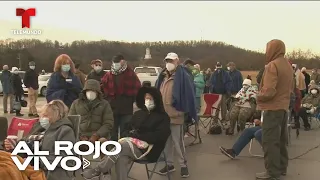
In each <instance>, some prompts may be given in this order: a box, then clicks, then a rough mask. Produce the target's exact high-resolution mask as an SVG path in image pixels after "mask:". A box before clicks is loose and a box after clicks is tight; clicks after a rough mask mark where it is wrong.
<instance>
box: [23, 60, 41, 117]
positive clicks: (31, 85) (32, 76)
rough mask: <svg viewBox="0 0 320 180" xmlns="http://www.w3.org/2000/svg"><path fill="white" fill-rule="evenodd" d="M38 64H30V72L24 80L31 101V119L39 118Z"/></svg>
mask: <svg viewBox="0 0 320 180" xmlns="http://www.w3.org/2000/svg"><path fill="white" fill-rule="evenodd" d="M35 69H36V63H35V62H34V61H31V62H29V70H27V71H26V74H25V76H24V79H23V84H24V85H25V86H26V87H27V88H28V100H29V114H28V116H29V117H39V115H38V111H37V108H36V103H37V99H38V89H39V81H38V74H37V73H36V71H35Z"/></svg>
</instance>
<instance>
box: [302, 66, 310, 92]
mask: <svg viewBox="0 0 320 180" xmlns="http://www.w3.org/2000/svg"><path fill="white" fill-rule="evenodd" d="M301 72H302V73H303V75H304V81H305V83H306V93H308V92H309V84H310V81H311V80H310V75H309V74H308V72H307V68H305V67H303V68H301Z"/></svg>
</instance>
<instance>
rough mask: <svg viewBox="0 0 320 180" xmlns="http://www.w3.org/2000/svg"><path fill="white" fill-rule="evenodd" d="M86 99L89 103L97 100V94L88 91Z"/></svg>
mask: <svg viewBox="0 0 320 180" xmlns="http://www.w3.org/2000/svg"><path fill="white" fill-rule="evenodd" d="M86 97H87V99H88V100H89V101H93V100H95V99H96V98H97V93H96V92H94V91H87V92H86Z"/></svg>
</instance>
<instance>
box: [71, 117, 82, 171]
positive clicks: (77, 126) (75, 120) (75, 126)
mask: <svg viewBox="0 0 320 180" xmlns="http://www.w3.org/2000/svg"><path fill="white" fill-rule="evenodd" d="M68 119H69V120H70V121H71V123H72V129H73V131H74V135H75V137H76V142H78V141H79V140H80V137H79V131H80V122H81V116H80V115H69V116H68ZM79 158H80V159H81V160H83V159H82V156H81V155H79ZM81 171H82V172H83V165H82V168H81ZM73 175H74V177H76V171H73Z"/></svg>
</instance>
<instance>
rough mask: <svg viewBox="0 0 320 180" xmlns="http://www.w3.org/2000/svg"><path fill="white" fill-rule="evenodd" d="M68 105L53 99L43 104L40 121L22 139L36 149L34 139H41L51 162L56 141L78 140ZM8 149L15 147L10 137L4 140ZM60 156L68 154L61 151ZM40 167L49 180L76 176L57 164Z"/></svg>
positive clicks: (68, 178) (62, 179)
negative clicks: (52, 167) (50, 167)
mask: <svg viewBox="0 0 320 180" xmlns="http://www.w3.org/2000/svg"><path fill="white" fill-rule="evenodd" d="M67 116H68V107H67V106H66V105H65V104H64V103H63V102H62V101H61V100H53V101H51V102H50V103H48V104H46V105H44V106H43V108H42V110H41V113H40V119H39V122H37V123H35V124H34V126H33V128H32V130H31V131H30V133H29V135H28V136H26V137H25V138H23V139H22V141H26V143H27V144H28V146H29V148H30V149H31V150H32V149H34V141H40V151H49V155H46V157H47V159H48V161H49V163H50V164H52V163H53V160H54V159H55V157H54V156H55V155H54V154H55V144H54V142H56V141H70V142H72V143H73V144H74V143H75V141H76V137H75V134H74V131H73V129H72V127H73V125H72V123H71V122H70V121H69V119H68V118H67ZM4 147H5V150H6V151H12V150H13V149H14V148H15V147H14V146H13V144H12V143H10V141H9V140H8V139H5V140H4ZM19 155H20V156H21V157H22V158H26V157H27V155H26V154H19ZM60 156H63V157H66V156H68V155H67V154H66V153H65V152H63V151H62V152H61V154H60ZM67 166H69V167H73V166H75V163H74V162H73V161H67ZM40 169H42V170H44V172H45V174H46V178H47V180H70V179H72V178H74V175H73V172H69V171H66V170H64V169H62V167H59V166H57V168H56V169H54V170H52V171H49V170H47V169H46V168H45V167H44V166H43V164H40Z"/></svg>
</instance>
